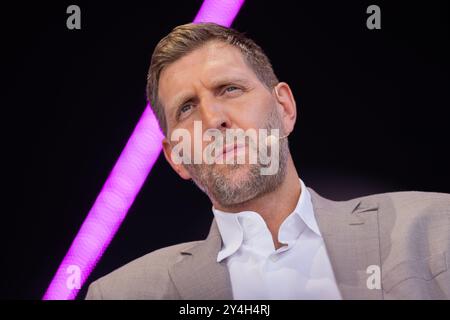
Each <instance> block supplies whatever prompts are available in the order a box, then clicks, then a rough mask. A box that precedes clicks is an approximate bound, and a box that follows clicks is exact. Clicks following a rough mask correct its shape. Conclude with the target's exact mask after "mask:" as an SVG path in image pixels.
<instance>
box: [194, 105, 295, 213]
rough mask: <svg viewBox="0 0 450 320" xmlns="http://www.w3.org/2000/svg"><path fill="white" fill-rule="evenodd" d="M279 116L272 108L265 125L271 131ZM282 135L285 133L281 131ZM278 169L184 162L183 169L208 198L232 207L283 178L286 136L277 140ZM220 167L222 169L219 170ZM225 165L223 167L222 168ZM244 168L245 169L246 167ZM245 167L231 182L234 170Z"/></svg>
mask: <svg viewBox="0 0 450 320" xmlns="http://www.w3.org/2000/svg"><path fill="white" fill-rule="evenodd" d="M281 127H282V126H281V119H280V117H279V115H278V113H277V112H276V109H275V107H274V109H273V111H272V112H271V113H270V115H269V117H268V119H267V121H266V125H265V128H266V129H267V130H268V132H269V133H270V130H271V129H280V131H281V130H282V128H281ZM282 134H284V133H282ZM279 145H280V148H279V152H280V154H279V161H280V163H279V168H278V171H277V172H276V173H275V174H273V175H262V174H261V168H263V167H264V166H263V165H262V164H260V163H259V161H258V163H257V164H221V165H217V164H212V165H208V164H186V165H185V167H186V170H187V171H188V172H189V173H190V175H191V177H192V180H193V181H194V183H195V184H196V185H197V186H198V187H199V188H200V189H201V190H202V191H203V192H205V193H206V194H207V195H208V197H209V198H210V199H211V200H214V201H216V202H217V203H218V204H220V205H221V206H222V207H229V208H232V207H233V206H237V205H242V204H243V203H245V202H247V201H249V200H252V199H255V198H257V197H260V196H262V195H264V194H267V193H270V192H272V191H275V190H276V189H277V188H278V187H279V186H280V185H281V183H282V182H283V181H284V179H285V177H286V170H287V160H288V156H289V146H288V141H287V139H281V140H280V141H279ZM217 166H221V167H222V169H224V170H218V167H217ZM224 166H226V167H224ZM245 167H247V168H248V169H245ZM238 170H246V171H247V172H246V173H245V177H243V178H242V179H239V181H238V182H235V181H233V175H234V174H235V173H234V172H233V171H238Z"/></svg>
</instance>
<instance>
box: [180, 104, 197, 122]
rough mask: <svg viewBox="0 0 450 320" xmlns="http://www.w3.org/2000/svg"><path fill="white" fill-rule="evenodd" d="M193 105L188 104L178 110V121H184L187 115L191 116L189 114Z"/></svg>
mask: <svg viewBox="0 0 450 320" xmlns="http://www.w3.org/2000/svg"><path fill="white" fill-rule="evenodd" d="M192 108H193V105H192V103H186V104H184V105H182V106H181V107H180V109H178V113H177V119H178V120H182V119H184V118H185V117H187V115H188V114H189V112H190V111H191V110H192Z"/></svg>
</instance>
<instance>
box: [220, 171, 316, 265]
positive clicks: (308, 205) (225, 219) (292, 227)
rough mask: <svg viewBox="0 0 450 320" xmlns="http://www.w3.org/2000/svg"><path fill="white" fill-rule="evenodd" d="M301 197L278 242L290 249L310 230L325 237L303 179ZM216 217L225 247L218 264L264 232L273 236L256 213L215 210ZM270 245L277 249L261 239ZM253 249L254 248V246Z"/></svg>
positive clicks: (283, 224)
mask: <svg viewBox="0 0 450 320" xmlns="http://www.w3.org/2000/svg"><path fill="white" fill-rule="evenodd" d="M300 184H301V190H302V191H301V193H300V197H299V199H298V202H297V205H296V207H295V209H294V211H293V212H292V213H291V214H290V215H289V216H288V217H287V218H286V219H285V220H284V221H283V223H282V224H281V226H280V230H279V234H278V239H279V241H280V242H282V243H287V244H288V246H290V245H292V244H293V243H295V241H296V239H297V238H298V237H299V236H300V234H301V233H302V232H303V231H304V228H305V227H308V228H309V229H310V230H312V231H313V232H314V233H315V234H317V235H318V236H320V237H321V236H322V235H321V233H320V230H319V227H318V225H317V221H316V219H315V216H314V209H313V205H312V202H311V195H310V193H309V191H308V189H307V188H306V186H305V184H304V183H303V181H302V180H301V179H300ZM212 211H213V213H214V217H215V219H216V222H217V226H218V228H219V232H220V235H221V237H222V241H223V246H222V249H221V250H220V251H219V254H218V256H217V262H220V261H222V260H223V259H225V258H227V257H229V256H231V255H233V254H234V253H235V252H236V251H237V250H238V249H239V248H240V247H241V245H242V244H243V243H244V242H246V241H250V242H251V239H252V238H255V236H256V235H257V234H259V233H261V232H266V233H269V235H270V232H269V230H268V228H267V225H266V223H265V221H264V220H263V218H262V217H261V215H260V214H259V213H257V212H254V211H241V212H238V213H229V212H225V211H221V210H218V209H215V208H214V207H213V208H212ZM258 239H260V240H261V239H264V240H262V241H263V242H264V241H268V242H270V243H267V245H269V246H270V245H273V243H272V238H271V236H269V237H260V238H258ZM250 245H252V244H251V243H250ZM255 245H259V246H264V245H266V243H261V242H259V243H258V244H255Z"/></svg>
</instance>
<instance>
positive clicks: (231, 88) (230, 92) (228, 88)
mask: <svg viewBox="0 0 450 320" xmlns="http://www.w3.org/2000/svg"><path fill="white" fill-rule="evenodd" d="M241 91H242V89H241V88H240V87H238V86H235V85H229V86H226V87H225V88H224V90H223V94H228V95H235V94H238V93H239V92H241Z"/></svg>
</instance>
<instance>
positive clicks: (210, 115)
mask: <svg viewBox="0 0 450 320" xmlns="http://www.w3.org/2000/svg"><path fill="white" fill-rule="evenodd" d="M200 114H201V120H202V122H203V128H204V130H207V129H219V130H225V129H229V128H231V126H232V123H231V120H230V118H229V115H228V113H227V111H226V109H225V106H223V105H222V103H220V102H219V101H217V100H216V99H208V100H204V101H202V103H201V105H200Z"/></svg>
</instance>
